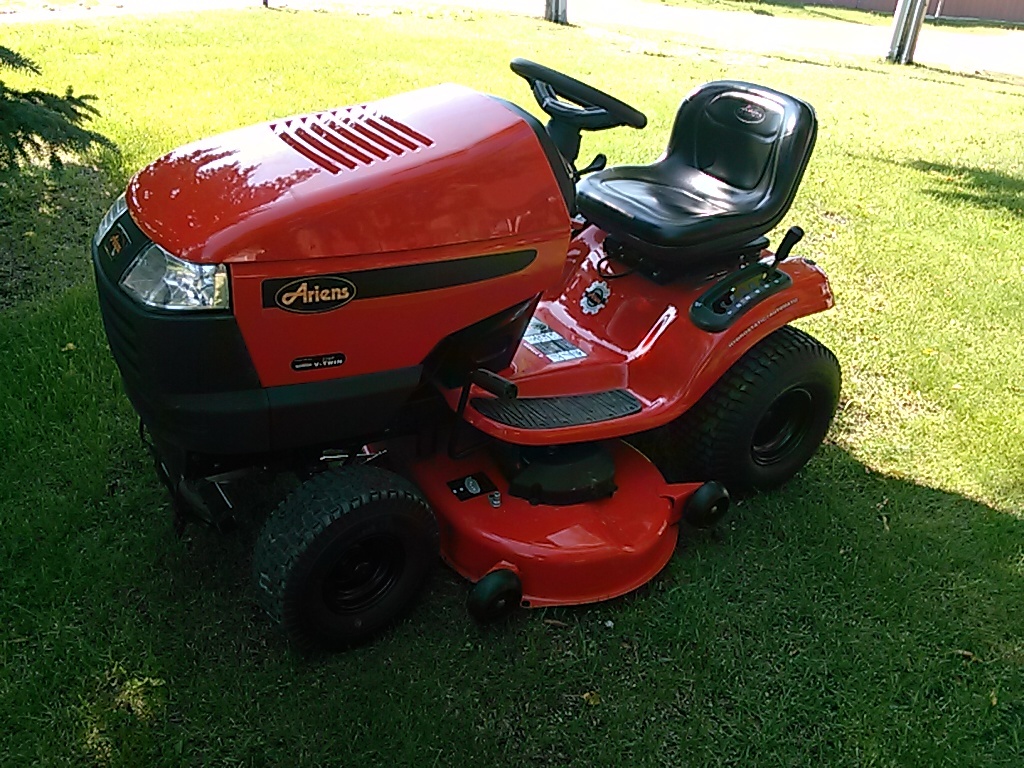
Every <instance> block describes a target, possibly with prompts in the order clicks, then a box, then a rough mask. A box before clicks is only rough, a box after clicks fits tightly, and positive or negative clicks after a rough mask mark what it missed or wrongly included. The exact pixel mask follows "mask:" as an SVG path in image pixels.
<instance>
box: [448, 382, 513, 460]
mask: <svg viewBox="0 0 1024 768" xmlns="http://www.w3.org/2000/svg"><path fill="white" fill-rule="evenodd" d="M474 384H476V385H477V386H478V387H480V389H482V390H484V391H485V392H490V393H491V394H492V395H494V396H495V397H496V398H498V399H499V400H515V399H516V398H517V397H519V387H517V386H516V385H515V384H513V383H512V382H511V381H509V380H508V379H506V378H505V377H504V376H499V375H498V374H496V373H494V371H488V370H487V369H485V368H477V369H476V370H475V371H471V372H470V374H469V377H468V378H467V379H466V383H465V384H463V385H462V392H461V393H460V394H459V405H458V407H457V408H456V409H455V423H454V424H453V425H452V431H451V433H450V434H449V436H448V455H449V456H450V457H451V458H453V459H462V458H465V457H466V456H468V455H469V454H470V453H472V452H473V451H475V450H476V449H478V448H480V447H481V446H482V445H483V443H477V444H476V445H471V446H469V447H468V448H462V449H460V448H459V447H458V443H459V438H458V434H459V425H460V424H462V418H463V416H464V415H465V413H466V405H467V404H468V403H469V390H470V389H471V388H472V387H473V385H474Z"/></svg>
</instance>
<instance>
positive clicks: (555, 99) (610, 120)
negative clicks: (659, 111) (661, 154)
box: [511, 59, 647, 131]
mask: <svg viewBox="0 0 1024 768" xmlns="http://www.w3.org/2000/svg"><path fill="white" fill-rule="evenodd" d="M511 67H512V71H513V72H515V73H516V74H517V75H519V76H520V77H522V78H524V79H525V80H526V81H527V82H528V83H529V84H530V88H532V89H533V95H534V97H535V98H536V99H537V103H538V104H540V108H541V109H543V110H544V111H545V112H547V113H548V115H550V116H551V118H552V119H553V120H556V121H561V122H563V123H568V124H569V125H571V126H573V127H574V128H577V129H581V130H585V131H600V130H604V129H605V128H614V127H616V126H619V125H628V126H631V127H633V128H643V127H644V126H645V125H647V116H646V115H645V114H644V113H643V112H641V111H640V110H638V109H634V108H633V107H631V106H629V104H626V103H625V102H623V101H619V100H618V99H616V98H615V97H613V96H609V95H608V94H607V93H605V92H604V91H599V90H597V88H592V87H590V86H589V85H587V84H586V83H581V82H580V81H579V80H575V79H573V78H571V77H569V76H568V75H563V74H562V73H561V72H556V71H555V70H553V69H550V68H549V67H545V66H542V65H540V64H535V63H534V62H532V61H527V60H526V59H513V60H512V64H511Z"/></svg>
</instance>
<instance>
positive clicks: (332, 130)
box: [270, 107, 434, 173]
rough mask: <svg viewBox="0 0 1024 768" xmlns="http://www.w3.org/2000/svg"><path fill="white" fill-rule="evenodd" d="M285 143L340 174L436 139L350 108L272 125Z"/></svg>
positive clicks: (367, 110) (379, 116) (394, 121)
mask: <svg viewBox="0 0 1024 768" xmlns="http://www.w3.org/2000/svg"><path fill="white" fill-rule="evenodd" d="M270 129H271V130H272V131H273V132H274V134H275V135H276V136H278V137H279V138H280V139H281V140H282V141H283V142H284V143H285V144H287V145H288V146H290V147H291V148H292V149H294V150H295V151H296V152H298V153H299V154H301V155H302V156H303V157H305V158H307V159H309V160H311V161H312V162H314V163H316V164H317V165H319V166H320V167H321V168H323V169H324V170H325V171H330V172H331V173H340V172H341V171H342V170H345V169H348V170H355V169H356V168H359V167H360V166H369V165H373V164H374V163H376V162H379V161H383V160H388V159H389V158H392V157H401V156H402V155H404V154H406V153H407V152H415V151H416V150H419V149H424V148H426V147H430V146H432V145H433V144H434V140H433V139H431V138H428V137H427V136H424V135H423V134H422V133H419V132H418V131H415V130H413V129H412V128H410V127H409V126H407V125H405V124H404V123H401V122H399V121H398V120H395V119H394V118H393V117H388V116H387V115H382V114H378V113H377V112H373V111H372V110H370V109H367V108H366V107H347V108H345V109H332V110H328V111H327V112H317V113H315V114H312V115H302V116H301V117H290V118H288V119H286V120H278V121H276V122H273V123H271V124H270Z"/></svg>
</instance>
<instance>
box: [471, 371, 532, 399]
mask: <svg viewBox="0 0 1024 768" xmlns="http://www.w3.org/2000/svg"><path fill="white" fill-rule="evenodd" d="M469 380H470V381H471V382H472V383H473V384H476V385H477V386H478V387H480V389H482V390H483V391H484V392H490V393H491V394H492V395H494V396H495V397H496V398H498V399H499V400H515V399H516V398H517V397H519V387H517V386H516V385H515V384H513V383H512V382H511V381H509V380H508V379H506V378H505V377H504V376H499V375H498V374H496V373H494V371H488V370H487V369H485V368H477V369H476V370H475V371H473V372H472V373H471V374H469ZM467 389H468V387H467Z"/></svg>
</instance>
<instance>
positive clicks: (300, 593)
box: [253, 466, 438, 650]
mask: <svg viewBox="0 0 1024 768" xmlns="http://www.w3.org/2000/svg"><path fill="white" fill-rule="evenodd" d="M437 557H438V531H437V522H436V521H435V519H434V515H433V513H432V512H431V510H430V507H429V506H428V505H427V503H426V501H425V500H424V499H423V497H422V496H421V495H420V493H419V491H418V490H417V489H416V488H415V487H414V486H413V485H412V484H411V483H409V482H408V481H406V480H405V479H404V478H402V477H399V476H398V475H396V474H394V473H392V472H388V471H385V470H382V469H379V468H377V467H367V466H361V467H348V468H342V469H338V470H331V471H328V472H323V473H321V474H317V475H314V476H313V477H311V478H310V479H308V480H307V481H306V482H304V483H303V484H302V485H301V486H299V487H298V488H297V489H296V490H295V491H294V492H293V493H292V494H291V495H290V496H289V497H288V498H287V499H285V500H284V501H283V502H282V503H281V505H280V506H279V507H278V508H277V509H276V510H275V511H274V513H273V514H272V515H271V516H270V518H269V519H268V520H267V523H266V525H265V526H264V528H263V530H262V532H261V533H260V536H259V540H258V541H257V543H256V551H255V554H254V557H253V570H254V576H255V580H256V592H257V597H258V599H259V602H260V604H261V605H262V607H263V608H264V609H265V610H266V611H267V613H269V614H270V616H271V618H273V619H276V620H277V621H279V622H280V623H281V624H282V626H283V627H284V628H285V630H286V632H287V633H288V635H289V636H290V638H291V639H292V641H293V642H294V643H295V645H296V646H298V647H299V648H300V649H302V650H311V649H314V648H319V649H325V650H335V649H339V648H344V647H347V646H350V645H355V644H358V643H361V642H363V641H365V640H368V639H370V638H371V637H373V636H374V635H376V634H377V633H379V632H380V631H382V630H383V629H384V628H386V627H387V626H389V625H390V624H392V623H393V622H394V621H395V620H396V619H397V618H398V617H399V616H401V615H402V614H403V613H404V612H405V611H406V610H408V608H409V607H410V606H411V605H412V603H413V601H414V600H415V598H416V597H417V596H418V594H419V592H420V590H421V589H422V587H423V584H424V583H425V581H426V578H427V576H428V575H429V573H430V571H431V570H432V568H433V566H434V564H435V562H436V561H437Z"/></svg>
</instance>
